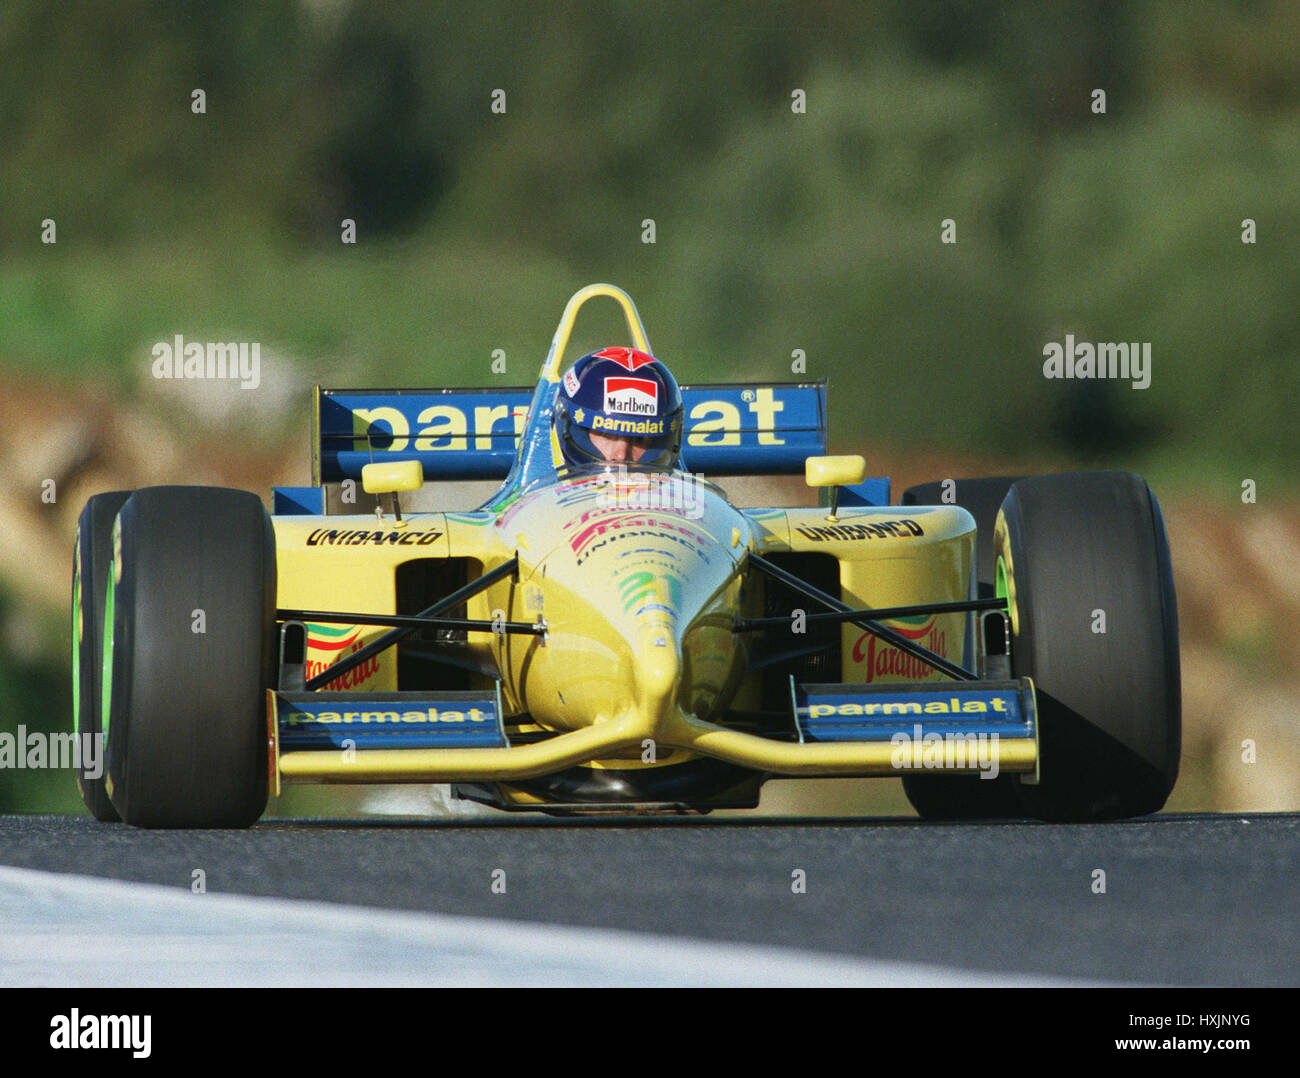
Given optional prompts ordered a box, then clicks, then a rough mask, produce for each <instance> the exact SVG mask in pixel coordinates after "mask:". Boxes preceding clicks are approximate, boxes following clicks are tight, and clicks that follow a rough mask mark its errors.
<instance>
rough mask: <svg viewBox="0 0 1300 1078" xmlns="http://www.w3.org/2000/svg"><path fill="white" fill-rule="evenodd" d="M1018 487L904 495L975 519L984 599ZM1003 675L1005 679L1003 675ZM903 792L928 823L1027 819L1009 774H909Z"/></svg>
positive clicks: (977, 486) (987, 482)
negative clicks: (1007, 505) (1002, 512)
mask: <svg viewBox="0 0 1300 1078" xmlns="http://www.w3.org/2000/svg"><path fill="white" fill-rule="evenodd" d="M1015 482H1016V477H1015V476H995V477H991V478H987V479H956V480H952V481H944V480H939V481H937V482H933V483H922V484H920V485H918V486H915V487H908V488H907V489H906V490H905V491H903V500H902V504H903V505H959V506H961V507H962V508H963V509H965V510H966V511H967V512H968V513H970V515H971V516H973V517H974V518H975V579H976V585H977V591H976V596H977V598H980V599H988V598H992V597H993V596H994V594H996V593H995V590H994V572H993V570H994V565H995V560H996V559H995V556H994V549H993V528H994V525H995V524H996V523H997V519H998V510H999V509H1000V508H1001V507H1002V500H1003V498H1005V497H1006V496H1007V491H1009V490H1010V489H1011V485H1012V484H1013V483H1015ZM998 673H1000V674H1001V675H1002V676H1006V674H1005V672H1004V671H999V672H998ZM986 676H993V673H992V672H990V673H987V674H986ZM903 792H904V793H905V794H906V795H907V800H908V801H909V802H910V803H911V805H912V808H914V809H916V811H917V814H918V815H919V816H920V817H921V818H922V819H925V820H996V819H1015V818H1017V817H1022V816H1024V814H1025V812H1024V809H1023V808H1022V807H1021V804H1020V799H1019V797H1018V796H1017V794H1016V779H1015V776H1014V775H1010V774H1004V775H999V776H998V777H997V778H994V779H985V778H982V777H980V776H979V775H951V776H944V775H914V774H907V775H904V776H903Z"/></svg>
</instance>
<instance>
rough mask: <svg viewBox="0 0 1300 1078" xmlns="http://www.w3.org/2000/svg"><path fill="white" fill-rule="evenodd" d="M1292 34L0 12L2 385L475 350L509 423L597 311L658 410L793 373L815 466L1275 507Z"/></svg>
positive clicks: (650, 8)
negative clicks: (187, 344) (601, 290)
mask: <svg viewBox="0 0 1300 1078" xmlns="http://www.w3.org/2000/svg"><path fill="white" fill-rule="evenodd" d="M1297 31H1300V12H1297V10H1296V9H1295V7H1294V6H1293V5H1289V4H1284V3H1265V2H1252V3H1245V2H1242V3H1228V2H1211V3H1204V4H1198V5H1194V6H1191V5H1185V4H1181V3H1177V2H1174V0H1146V2H1136V3H1116V2H1110V0H1072V2H1068V3H1062V4H1058V5H1052V6H1050V7H1046V8H1045V7H1044V6H1042V5H1037V4H1014V3H1010V4H1001V5H988V4H982V3H973V2H969V0H945V2H937V0H913V2H901V0H900V2H877V3H866V4H864V3H861V2H836V0H823V2H812V0H805V2H802V3H771V2H769V3H736V2H731V3H720V4H716V5H711V6H710V7H709V8H708V9H707V10H705V11H692V12H690V13H689V14H688V13H687V12H686V10H685V9H682V8H678V7H675V6H673V5H643V4H638V3H632V2H616V3H551V4H545V3H544V4H539V5H532V6H530V7H529V8H528V9H527V11H522V10H520V9H519V7H518V5H515V4H501V3H495V4H494V3H477V2H476V3H467V2H462V3H441V4H438V5H427V4H423V3H415V2H409V0H402V2H395V3H387V4H382V5H375V4H361V3H349V2H347V0H313V2H307V0H303V2H288V0H276V2H251V0H248V2H239V0H226V2H223V3H207V2H200V0H82V2H80V3H74V4H71V5H51V4H49V3H45V2H40V0H11V2H10V3H9V4H7V5H6V6H5V8H4V9H3V12H0V144H3V146H4V153H3V154H2V155H0V190H2V191H3V192H4V212H3V214H0V245H3V249H4V251H5V259H4V262H3V265H0V363H5V364H8V365H17V366H23V367H31V368H39V369H52V370H56V371H60V372H62V373H63V374H64V375H65V376H67V377H69V378H76V377H78V376H79V375H80V373H81V372H82V371H83V370H84V369H86V368H97V369H100V370H104V371H107V372H110V373H112V372H115V371H118V370H120V369H123V368H126V369H128V370H129V371H132V372H135V373H137V374H138V372H139V370H140V369H141V368H142V367H143V365H144V362H145V359H144V357H145V356H147V348H148V345H149V344H150V343H151V342H152V341H155V340H158V339H160V338H162V337H164V336H167V335H170V334H172V333H175V332H184V333H187V334H190V335H192V336H198V335H202V334H205V333H211V334H217V333H238V334H241V335H242V336H243V337H245V338H248V339H257V340H263V341H273V342H276V343H277V344H278V345H279V346H280V348H281V349H282V350H283V351H284V352H285V353H286V354H288V355H290V356H295V357H298V358H299V359H300V361H301V362H302V363H304V364H306V365H308V366H309V367H310V366H312V365H314V364H319V363H323V362H327V361H332V360H335V359H338V358H340V357H342V358H346V359H349V360H361V361H362V362H363V363H364V364H365V367H366V369H367V371H368V373H369V375H370V376H371V377H372V378H373V379H377V380H380V381H392V382H417V383H439V382H445V383H452V384H454V383H475V382H482V381H484V379H485V375H486V372H487V363H488V361H489V357H490V354H491V351H492V349H494V348H499V347H500V348H505V349H506V350H507V354H508V355H509V356H511V357H512V359H514V360H515V362H514V364H513V365H512V367H511V371H510V373H511V375H512V378H511V380H512V381H516V382H526V381H528V380H529V379H530V377H531V376H532V374H533V371H534V369H535V367H536V365H537V363H538V361H539V360H540V358H541V354H542V352H543V350H544V347H545V344H546V342H547V340H548V338H549V332H550V329H551V327H552V325H553V323H554V321H555V318H556V317H557V316H558V311H559V308H560V305H561V304H562V302H563V300H564V299H565V298H566V297H567V295H568V294H569V293H570V292H571V291H572V290H573V289H574V288H575V287H577V286H579V285H581V284H583V283H586V282H588V281H591V280H598V279H604V280H612V281H614V282H616V283H619V284H621V285H623V286H624V287H626V288H628V289H629V290H630V291H631V292H632V294H633V295H634V297H636V299H637V300H638V303H639V304H640V306H641V308H642V311H643V315H644V316H645V318H646V319H647V322H648V327H649V329H650V331H651V334H652V340H653V341H654V342H655V347H656V350H657V351H659V352H660V353H661V354H662V355H663V356H664V358H666V359H667V360H668V361H670V362H671V363H673V364H674V365H675V366H676V367H677V368H678V369H679V370H680V371H681V373H682V375H683V377H685V378H701V377H705V376H709V377H736V378H742V377H746V376H766V377H774V376H781V375H782V374H787V375H788V373H789V362H790V353H791V351H792V350H793V349H795V348H802V349H803V350H804V351H805V353H806V354H807V357H808V363H809V373H810V374H811V375H814V376H817V375H822V374H825V375H829V376H830V378H831V380H832V390H833V391H832V400H833V402H834V407H835V411H834V414H833V420H834V426H833V431H834V435H835V438H836V443H837V446H839V447H844V448H847V447H848V446H850V445H852V444H853V443H854V442H855V441H856V440H857V439H858V438H859V437H864V438H865V437H868V436H869V437H870V438H872V439H892V440H895V441H901V442H902V443H903V444H904V445H910V444H915V445H918V446H919V445H933V444H936V443H938V444H941V445H947V446H950V447H952V448H955V449H965V450H971V449H978V450H982V451H986V452H987V451H1000V452H1006V451H1011V452H1021V453H1023V452H1025V451H1026V448H1028V450H1029V451H1031V452H1032V451H1044V452H1054V453H1065V454H1067V455H1068V456H1069V457H1071V458H1072V459H1074V460H1076V461H1078V462H1079V463H1089V462H1101V463H1123V464H1126V465H1130V466H1142V465H1143V464H1144V463H1148V462H1149V461H1152V460H1154V461H1155V463H1156V465H1157V466H1158V465H1159V462H1160V461H1161V460H1169V459H1176V460H1180V461H1185V460H1188V459H1196V460H1198V461H1199V462H1201V464H1203V465H1205V466H1208V467H1210V468H1211V469H1212V470H1213V471H1216V472H1218V473H1220V474H1222V475H1223V476H1224V477H1231V476H1237V475H1242V474H1250V475H1256V474H1261V473H1262V474H1267V475H1270V476H1276V477H1277V478H1279V479H1281V480H1283V481H1288V482H1290V481H1291V477H1290V468H1291V465H1292V462H1293V461H1294V460H1295V459H1296V456H1297V450H1300V424H1297V423H1295V422H1294V420H1293V417H1292V415H1291V414H1290V410H1291V402H1292V401H1294V400H1295V399H1297V397H1300V392H1298V391H1300V373H1297V372H1298V371H1300V366H1298V365H1297V363H1296V362H1295V360H1296V358H1297V357H1296V352H1297V345H1296V341H1297V339H1300V307H1297V305H1296V304H1295V303H1294V301H1293V297H1292V295H1291V282H1292V281H1294V280H1295V279H1296V276H1297V273H1296V271H1297V268H1298V266H1297V262H1298V261H1300V248H1298V247H1297V245H1296V244H1295V243H1294V242H1293V240H1294V237H1295V236H1296V234H1297V226H1300V185H1297V184H1295V183H1294V182H1293V181H1294V177H1295V176H1296V175H1297V174H1300V125H1298V123H1297V119H1298V116H1300V79H1297V78H1296V75H1297V69H1298V67H1300V56H1298V55H1297V54H1296V52H1295V50H1294V49H1293V48H1291V47H1290V46H1289V44H1288V43H1289V42H1294V40H1296V37H1297ZM195 88H201V89H203V90H204V92H205V93H206V95H207V112H206V113H205V114H204V115H195V114H194V113H193V112H192V111H191V107H190V105H191V96H190V95H191V92H192V90H193V89H195ZM1095 88H1101V89H1104V90H1105V91H1106V95H1107V100H1106V107H1107V111H1106V113H1105V115H1097V114H1094V113H1093V112H1092V110H1091V105H1092V91H1093V90H1094V89H1095ZM496 89H502V90H504V91H505V93H506V105H507V107H506V112H505V113H504V114H497V113H494V112H493V111H492V110H491V107H490V105H491V99H492V93H493V91H494V90H496ZM795 89H802V90H803V91H805V93H806V95H807V111H806V113H804V114H797V113H795V112H794V111H792V108H791V103H792V98H791V94H792V92H793V91H794V90H795ZM345 217H350V218H353V219H354V220H356V222H357V227H358V235H359V243H358V245H357V246H356V247H351V246H346V245H343V244H342V243H340V242H339V227H340V225H339V222H340V221H341V220H342V219H343V218H345ZM45 218H53V219H54V220H55V221H56V222H57V227H58V243H57V245H54V246H45V245H42V244H41V242H40V222H41V221H42V220H44V219H45ZM647 218H650V219H653V220H654V221H655V224H656V231H657V237H656V239H657V242H656V243H655V244H653V245H649V244H643V243H642V242H641V229H642V226H641V222H642V221H643V220H645V219H647ZM1245 218H1252V219H1254V220H1255V221H1256V222H1257V227H1258V242H1257V243H1255V244H1253V245H1249V244H1243V243H1242V242H1241V228H1242V225H1241V222H1242V221H1243V219H1245ZM945 219H952V220H953V221H955V222H956V226H957V239H958V242H957V243H956V244H955V245H944V244H941V243H940V242H939V237H940V229H941V222H942V221H943V220H945ZM613 325H614V323H612V322H611V323H610V327H609V329H607V330H606V332H609V330H610V329H612V327H613ZM1067 332H1070V333H1073V334H1074V335H1075V336H1076V338H1077V339H1079V340H1089V341H1111V340H1124V341H1138V340H1147V341H1151V342H1152V345H1153V357H1154V358H1153V381H1152V385H1151V388H1150V389H1147V390H1140V391H1139V390H1133V389H1130V388H1129V387H1128V386H1127V385H1126V384H1125V385H1116V384H1109V385H1107V384H1102V383H1098V382H1090V383H1083V382H1062V381H1056V382H1049V381H1047V380H1045V379H1044V378H1043V377H1042V375H1041V367H1042V347H1043V345H1044V343H1046V342H1047V341H1049V340H1060V339H1061V338H1062V337H1063V335H1064V334H1065V333H1067ZM592 339H593V340H594V339H597V338H592ZM836 386H844V387H857V386H865V387H866V392H865V393H864V394H856V393H855V394H852V395H849V394H844V393H841V394H839V395H836V394H835V392H834V388H835V387H836ZM850 396H851V397H852V398H853V399H848V398H849V397H850ZM1202 474H1204V473H1203V472H1202Z"/></svg>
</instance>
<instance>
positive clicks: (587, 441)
mask: <svg viewBox="0 0 1300 1078" xmlns="http://www.w3.org/2000/svg"><path fill="white" fill-rule="evenodd" d="M682 412H683V410H682V393H681V390H680V389H678V388H677V380H676V379H675V378H674V377H673V376H672V373H671V372H670V371H669V370H668V368H667V367H665V366H664V365H663V364H662V363H660V362H659V360H657V359H655V357H654V356H652V355H649V354H648V353H646V352H640V351H637V350H636V349H635V348H602V349H601V350H600V351H599V352H590V353H588V354H587V355H585V356H583V357H582V358H581V359H579V360H578V361H577V362H576V363H574V364H573V366H572V367H570V368H569V369H568V370H567V371H565V372H564V377H563V378H562V379H561V380H560V388H559V391H558V393H557V395H556V400H555V412H554V420H553V430H554V432H555V441H556V448H557V449H558V453H559V456H558V457H557V459H556V465H557V466H559V465H560V464H568V465H571V466H575V467H577V466H581V465H590V464H602V463H604V462H605V460H606V457H605V454H604V453H603V452H602V451H601V450H600V448H599V447H598V446H597V445H596V443H595V442H593V440H592V435H593V434H594V435H596V436H597V437H598V438H601V439H602V440H603V439H606V438H628V439H632V440H633V441H634V444H635V445H636V446H637V447H638V448H639V449H641V450H642V452H641V456H640V457H639V458H637V459H636V460H635V463H637V464H642V465H647V466H649V467H652V468H666V469H671V468H674V467H676V465H677V454H678V452H679V451H680V450H681V446H682Z"/></svg>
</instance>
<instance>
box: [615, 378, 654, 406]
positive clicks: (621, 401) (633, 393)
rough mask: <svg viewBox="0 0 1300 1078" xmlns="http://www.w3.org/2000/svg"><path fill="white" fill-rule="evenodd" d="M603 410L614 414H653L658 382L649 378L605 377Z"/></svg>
mask: <svg viewBox="0 0 1300 1078" xmlns="http://www.w3.org/2000/svg"><path fill="white" fill-rule="evenodd" d="M604 410H605V411H606V412H611V413H614V414H615V415H655V414H657V413H658V411H659V383H658V382H655V381H653V380H652V379H649V378H624V377H618V378H606V379H605V406H604Z"/></svg>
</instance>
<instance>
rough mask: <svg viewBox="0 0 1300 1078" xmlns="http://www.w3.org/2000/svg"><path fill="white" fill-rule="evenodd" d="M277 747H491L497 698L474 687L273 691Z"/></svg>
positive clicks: (501, 744)
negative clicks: (455, 690)
mask: <svg viewBox="0 0 1300 1078" xmlns="http://www.w3.org/2000/svg"><path fill="white" fill-rule="evenodd" d="M276 715H277V720H278V726H279V735H280V750H281V751H282V752H296V751H300V750H313V749H315V750H330V749H347V748H355V749H358V750H360V749H494V748H505V747H506V745H507V742H506V738H505V732H504V731H503V729H502V727H501V711H500V704H499V702H498V700H497V698H496V697H495V696H494V695H493V696H489V695H485V694H479V693H437V694H430V695H421V694H414V693H347V692H337V693H304V692H297V693H277V694H276Z"/></svg>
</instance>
